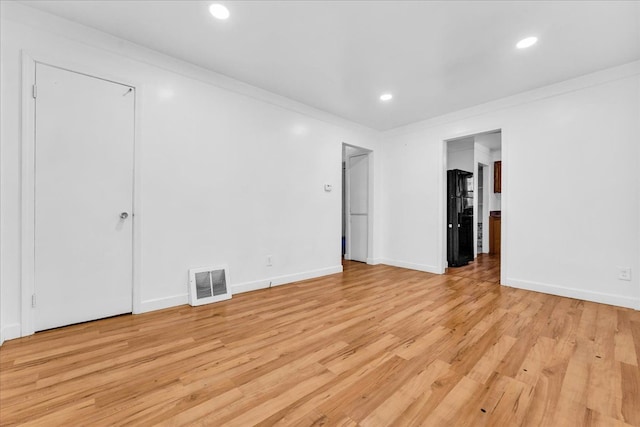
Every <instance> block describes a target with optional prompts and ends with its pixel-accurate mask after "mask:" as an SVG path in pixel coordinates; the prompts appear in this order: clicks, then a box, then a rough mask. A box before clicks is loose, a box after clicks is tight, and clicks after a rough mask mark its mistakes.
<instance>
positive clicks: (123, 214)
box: [120, 212, 129, 219]
mask: <svg viewBox="0 0 640 427" xmlns="http://www.w3.org/2000/svg"><path fill="white" fill-rule="evenodd" d="M127 218H129V214H128V213H126V212H122V213H121V214H120V219H127Z"/></svg>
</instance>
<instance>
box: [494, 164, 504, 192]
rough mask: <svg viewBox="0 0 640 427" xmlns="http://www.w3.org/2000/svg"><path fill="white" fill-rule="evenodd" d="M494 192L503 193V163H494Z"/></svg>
mask: <svg viewBox="0 0 640 427" xmlns="http://www.w3.org/2000/svg"><path fill="white" fill-rule="evenodd" d="M493 192H494V193H502V161H497V162H493Z"/></svg>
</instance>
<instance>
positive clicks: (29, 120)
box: [20, 51, 36, 337]
mask: <svg viewBox="0 0 640 427" xmlns="http://www.w3.org/2000/svg"><path fill="white" fill-rule="evenodd" d="M21 53H22V97H21V101H22V112H21V117H20V121H21V145H22V147H21V148H22V164H21V178H22V179H21V182H20V186H21V199H22V200H21V213H20V216H21V218H20V234H21V236H20V239H21V248H22V253H21V256H20V287H21V294H22V297H21V305H20V323H21V336H23V337H24V336H27V335H31V334H33V332H34V325H33V309H32V307H31V296H32V295H33V292H34V284H33V280H34V246H35V245H34V238H35V235H34V218H35V206H34V202H35V189H34V185H35V183H34V177H35V165H34V160H35V153H34V147H35V145H34V144H35V141H34V140H35V123H34V121H35V108H34V107H35V100H34V98H33V96H32V95H33V93H32V92H31V91H32V90H33V85H34V84H35V77H36V76H35V60H34V58H32V57H31V56H30V55H28V54H27V53H26V52H24V51H22V52H21Z"/></svg>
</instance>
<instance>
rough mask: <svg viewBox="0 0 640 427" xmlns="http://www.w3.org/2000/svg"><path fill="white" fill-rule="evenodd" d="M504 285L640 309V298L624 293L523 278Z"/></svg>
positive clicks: (506, 282) (508, 281) (507, 281)
mask: <svg viewBox="0 0 640 427" xmlns="http://www.w3.org/2000/svg"><path fill="white" fill-rule="evenodd" d="M502 285H503V286H509V287H510V288H517V289H524V290H528V291H535V292H542V293H544V294H550V295H557V296H561V297H567V298H575V299H580V300H585V301H592V302H597V303H600V304H610V305H615V306H619V307H628V308H633V309H636V310H640V298H633V297H626V296H622V295H615V294H607V293H603V292H594V291H587V290H584V289H577V288H569V287H566V286H558V285H551V284H548V283H540V282H532V281H529V280H521V279H506V280H505V282H503V283H502Z"/></svg>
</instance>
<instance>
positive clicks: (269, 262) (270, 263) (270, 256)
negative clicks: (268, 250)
mask: <svg viewBox="0 0 640 427" xmlns="http://www.w3.org/2000/svg"><path fill="white" fill-rule="evenodd" d="M272 265H273V255H268V256H267V267H271V266H272Z"/></svg>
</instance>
